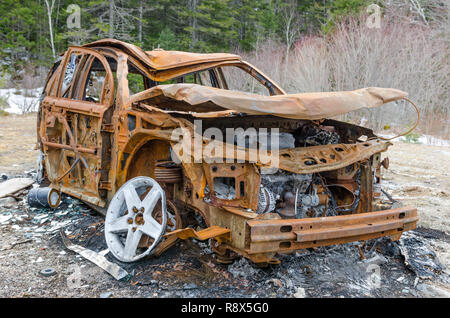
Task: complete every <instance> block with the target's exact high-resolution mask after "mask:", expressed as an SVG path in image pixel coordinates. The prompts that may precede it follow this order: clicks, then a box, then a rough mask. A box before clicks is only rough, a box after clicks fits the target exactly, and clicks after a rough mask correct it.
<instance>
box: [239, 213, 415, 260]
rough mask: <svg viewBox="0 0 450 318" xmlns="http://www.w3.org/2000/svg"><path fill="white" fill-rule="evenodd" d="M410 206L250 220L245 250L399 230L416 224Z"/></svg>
mask: <svg viewBox="0 0 450 318" xmlns="http://www.w3.org/2000/svg"><path fill="white" fill-rule="evenodd" d="M417 220H418V217H417V209H415V208H411V207H404V208H398V209H393V210H386V211H376V212H368V213H362V214H353V215H342V216H330V217H321V218H308V219H288V220H249V221H247V224H248V226H249V228H250V245H249V248H248V250H247V252H248V253H250V254H252V253H263V252H273V251H279V250H295V249H302V248H309V247H316V246H325V245H333V244H340V243H346V242H352V241H359V240H367V239H371V238H376V237H380V236H391V235H398V234H401V233H402V232H403V231H407V230H412V229H414V228H415V227H416V222H417Z"/></svg>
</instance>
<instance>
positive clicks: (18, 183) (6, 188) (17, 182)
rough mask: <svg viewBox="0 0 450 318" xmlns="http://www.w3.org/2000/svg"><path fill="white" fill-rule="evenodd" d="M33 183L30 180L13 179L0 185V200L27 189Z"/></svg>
mask: <svg viewBox="0 0 450 318" xmlns="http://www.w3.org/2000/svg"><path fill="white" fill-rule="evenodd" d="M33 183H34V180H33V179H31V178H13V179H9V180H6V181H4V182H2V183H0V198H3V197H7V196H8V195H11V194H14V193H15V192H17V191H20V190H22V189H25V188H28V187H29V186H31V185H32V184H33Z"/></svg>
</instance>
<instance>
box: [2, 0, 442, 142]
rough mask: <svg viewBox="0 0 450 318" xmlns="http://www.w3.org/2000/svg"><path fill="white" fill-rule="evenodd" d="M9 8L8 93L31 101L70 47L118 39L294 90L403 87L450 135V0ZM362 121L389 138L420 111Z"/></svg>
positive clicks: (249, 0)
mask: <svg viewBox="0 0 450 318" xmlns="http://www.w3.org/2000/svg"><path fill="white" fill-rule="evenodd" d="M373 4H377V5H378V6H379V8H380V13H381V19H380V21H378V22H379V23H378V25H377V23H376V22H377V21H376V20H374V16H373V14H374V12H375V11H374V10H373V6H371V5H373ZM78 9H79V11H78ZM0 12H1V14H0V39H1V41H0V88H13V87H14V88H17V89H18V90H21V92H22V94H25V95H26V94H27V90H30V91H31V90H32V89H34V88H36V87H40V86H42V83H43V78H45V75H46V73H47V70H48V67H49V66H50V65H51V64H52V63H53V61H54V59H55V57H56V56H57V55H58V54H59V53H61V52H63V51H65V50H66V48H67V47H68V46H69V45H80V44H84V43H88V42H91V41H94V40H97V39H101V38H105V37H111V38H116V39H120V40H124V41H127V42H131V43H134V44H136V45H138V46H141V47H142V48H144V49H146V50H151V49H152V48H156V47H161V48H164V49H166V50H188V51H193V52H218V51H222V52H235V53H238V54H240V55H242V56H243V57H244V58H245V59H246V60H247V61H249V62H250V63H252V64H254V65H255V66H257V67H258V68H260V69H261V70H262V71H263V72H265V73H266V74H267V75H269V76H270V77H271V78H272V79H273V80H275V81H276V82H278V83H280V84H281V86H282V87H284V88H285V90H286V91H287V92H290V93H293V92H310V91H336V90H352V89H356V88H360V87H367V86H381V87H394V88H398V89H402V90H405V91H407V92H409V93H410V97H411V99H413V100H414V101H416V102H417V104H418V105H419V108H420V109H421V113H422V121H421V125H420V132H421V133H424V134H432V135H436V136H440V137H443V138H446V139H449V137H450V131H449V128H448V127H449V126H450V119H449V116H450V112H449V105H448V101H449V93H448V91H449V87H450V85H449V74H450V69H449V63H448V61H449V51H448V39H449V38H450V37H449V29H450V28H449V24H448V18H449V0H382V1H368V0H320V1H314V0H154V1H144V0H92V1H77V0H20V1H17V0H15V1H14V0H2V1H1V2H0ZM375 13H376V12H375ZM77 16H78V17H79V20H77ZM374 22H375V25H374ZM23 90H26V91H25V92H24V91H23ZM1 104H2V101H1V100H0V108H1V106H2V105H1ZM362 118H364V120H368V121H369V123H371V124H372V126H373V127H372V128H375V129H376V130H377V131H380V130H383V129H384V130H387V131H386V133H390V131H389V129H387V128H391V126H392V127H394V126H395V125H396V124H397V123H398V124H405V123H406V124H409V125H411V124H412V123H413V122H414V113H413V112H411V108H408V107H403V105H399V104H393V105H389V106H387V108H386V107H383V108H381V109H379V110H377V111H374V112H371V113H370V114H359V115H355V116H354V118H347V119H349V120H353V121H358V120H361V119H362ZM405 120H406V122H405Z"/></svg>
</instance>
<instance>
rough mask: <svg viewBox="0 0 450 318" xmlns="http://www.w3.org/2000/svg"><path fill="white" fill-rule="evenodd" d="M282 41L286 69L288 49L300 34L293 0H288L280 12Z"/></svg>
mask: <svg viewBox="0 0 450 318" xmlns="http://www.w3.org/2000/svg"><path fill="white" fill-rule="evenodd" d="M281 13H282V14H281V16H282V22H283V29H284V41H285V44H286V55H285V56H286V71H287V70H288V66H289V51H290V50H291V47H292V45H293V44H294V42H295V41H296V40H297V39H298V37H299V35H300V17H299V14H298V11H297V3H296V1H295V0H289V1H288V2H287V3H286V4H285V5H284V7H283V10H282V12H281Z"/></svg>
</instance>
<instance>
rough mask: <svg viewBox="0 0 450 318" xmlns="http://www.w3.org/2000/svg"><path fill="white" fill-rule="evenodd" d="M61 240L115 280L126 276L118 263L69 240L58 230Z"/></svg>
mask: <svg viewBox="0 0 450 318" xmlns="http://www.w3.org/2000/svg"><path fill="white" fill-rule="evenodd" d="M60 234H61V238H62V241H63V243H64V245H65V246H66V247H67V248H68V249H69V250H71V251H74V252H76V253H78V254H80V255H81V256H83V257H84V258H86V259H87V260H89V261H91V262H92V263H94V264H95V265H97V266H99V267H101V268H102V269H103V270H105V271H106V272H108V273H109V274H111V276H113V277H114V278H115V279H116V280H120V279H122V278H124V277H127V276H128V273H127V272H126V271H125V270H124V269H123V268H121V267H120V266H119V265H117V264H114V263H111V262H110V261H108V260H107V259H106V258H105V256H103V255H101V254H100V253H97V252H94V251H92V250H90V249H87V248H84V247H82V246H79V245H76V244H73V243H72V242H70V240H69V239H68V238H67V237H66V235H65V234H64V231H62V230H61V231H60Z"/></svg>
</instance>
